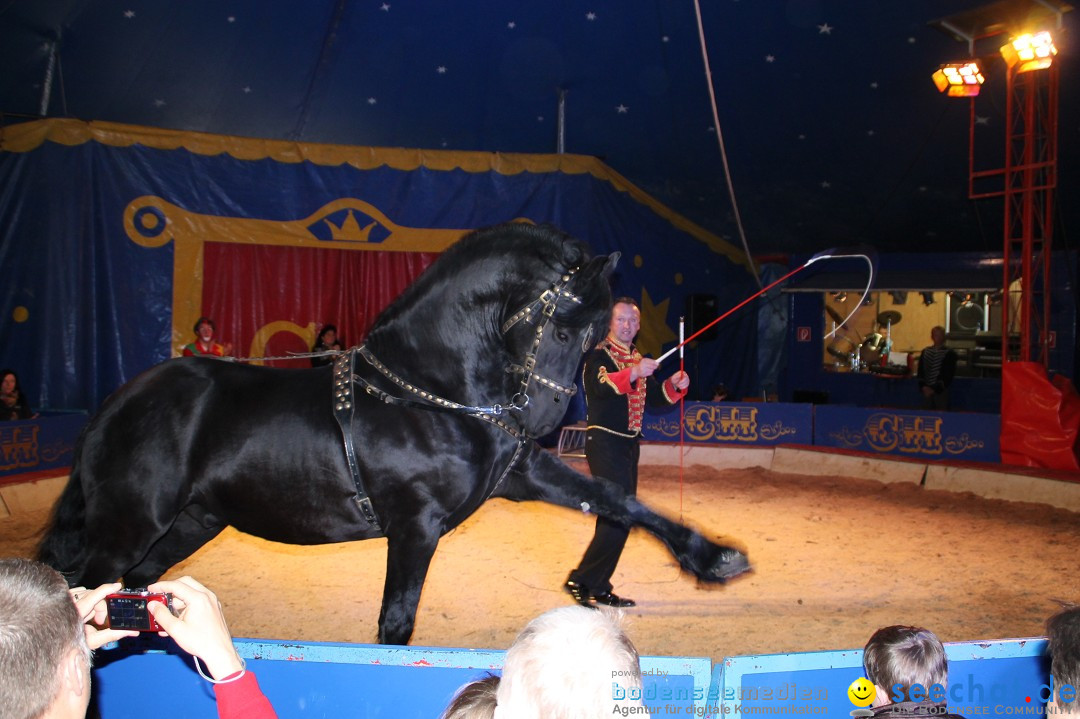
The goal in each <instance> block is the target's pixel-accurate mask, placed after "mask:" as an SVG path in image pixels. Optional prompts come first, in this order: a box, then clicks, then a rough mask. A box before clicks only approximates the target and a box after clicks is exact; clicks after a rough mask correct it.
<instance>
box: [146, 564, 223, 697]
mask: <svg viewBox="0 0 1080 719" xmlns="http://www.w3.org/2000/svg"><path fill="white" fill-rule="evenodd" d="M147 589H148V590H150V591H151V592H155V593H166V594H171V595H172V608H173V609H174V610H176V615H175V616H174V615H173V613H172V612H171V611H169V607H168V606H167V604H166V603H165V602H162V601H161V600H160V599H151V600H149V601H148V602H147V608H148V609H149V611H150V614H151V615H152V616H153V618H154V620H155V621H156V622H157V624H158V625H159V626H160V627H161V634H162V635H163V636H164V635H168V636H170V637H172V638H173V639H174V640H175V641H176V643H177V644H179V645H180V647H181V648H182V649H184V651H186V652H188V653H190V654H194V655H195V656H196V657H198V658H200V659H202V660H203V662H204V663H205V664H206V668H207V670H208V671H209V672H210V675H211V676H212V677H213V678H214V679H216V680H219V681H220V680H221V679H223V678H225V677H227V676H229V675H231V674H235V673H236V672H239V671H241V670H242V669H243V668H244V663H243V661H241V659H240V655H239V654H237V653H236V647H234V646H233V642H232V634H231V633H230V632H229V626H228V624H226V623H225V614H224V612H223V611H222V608H221V602H220V601H218V598H217V595H215V594H214V593H213V592H212V591H210V590H209V589H207V588H206V587H204V586H203V585H202V584H200V583H199V582H198V581H196V580H195V579H192V578H191V577H181V578H180V579H177V580H173V581H163V582H155V583H154V584H151V585H150V586H149V587H147Z"/></svg>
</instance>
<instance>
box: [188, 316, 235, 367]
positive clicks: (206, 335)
mask: <svg viewBox="0 0 1080 719" xmlns="http://www.w3.org/2000/svg"><path fill="white" fill-rule="evenodd" d="M214 332H215V327H214V321H213V320H212V319H210V318H209V317H200V318H199V319H198V320H196V321H195V341H194V342H192V343H191V344H189V345H185V346H184V356H185V357H202V356H207V357H224V356H225V355H227V354H229V353H231V352H232V345H231V344H228V343H226V344H219V343H217V342H215V341H214Z"/></svg>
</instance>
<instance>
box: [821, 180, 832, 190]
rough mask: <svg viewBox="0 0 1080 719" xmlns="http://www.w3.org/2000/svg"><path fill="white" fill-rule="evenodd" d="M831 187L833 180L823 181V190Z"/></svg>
mask: <svg viewBox="0 0 1080 719" xmlns="http://www.w3.org/2000/svg"><path fill="white" fill-rule="evenodd" d="M830 187H832V183H831V182H829V181H828V180H822V181H821V189H823V190H827V189H829V188H830Z"/></svg>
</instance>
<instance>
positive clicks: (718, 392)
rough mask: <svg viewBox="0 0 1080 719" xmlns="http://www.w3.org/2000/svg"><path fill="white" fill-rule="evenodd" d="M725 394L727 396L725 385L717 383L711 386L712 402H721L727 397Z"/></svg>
mask: <svg viewBox="0 0 1080 719" xmlns="http://www.w3.org/2000/svg"><path fill="white" fill-rule="evenodd" d="M727 396H728V391H727V387H725V386H724V385H722V384H718V385H716V386H715V387H713V391H712V401H713V402H723V401H724V400H725V399H727Z"/></svg>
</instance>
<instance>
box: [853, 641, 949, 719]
mask: <svg viewBox="0 0 1080 719" xmlns="http://www.w3.org/2000/svg"><path fill="white" fill-rule="evenodd" d="M948 667H949V664H948V661H947V660H946V659H945V647H944V646H942V644H941V640H940V639H938V638H937V635H935V634H934V633H933V632H932V631H930V630H929V629H923V628H922V627H905V626H900V625H896V626H891V627H882V628H881V629H879V630H877V631H876V632H874V635H873V636H872V637H870V641H868V642H867V643H866V647H865V649H864V650H863V668H864V669H865V670H866V678H867V679H869V680H870V681H871V682H873V684H874V687H875V689H876V692H877V695H876V697H875V698H874V703H873V705H874V706H875V707H880V706H884V705H886V704H893V703H897V704H898V703H900V702H905V701H915V702H926V701H929V702H931V703H935V704H942V703H944V702H945V697H946V694H945V690H946V689H948ZM916 684H917V685H919V686H920V687H922V691H918V690H917V691H916V693H915V694H916V695H915V696H914V697H913V696H911V694H910V691H911V688H912V687H913V686H915V685H916ZM935 686H938V687H940V689H938V690H937V691H932V689H933V688H934V687H935Z"/></svg>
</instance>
